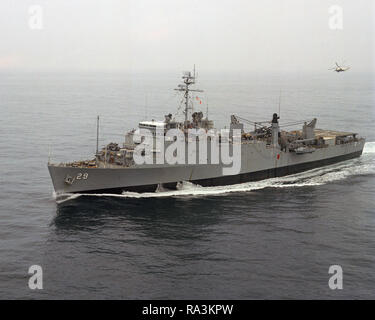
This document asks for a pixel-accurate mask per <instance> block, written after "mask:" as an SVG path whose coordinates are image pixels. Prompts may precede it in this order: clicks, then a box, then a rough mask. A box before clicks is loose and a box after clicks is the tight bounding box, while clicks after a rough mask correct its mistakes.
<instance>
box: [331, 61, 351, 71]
mask: <svg viewBox="0 0 375 320" xmlns="http://www.w3.org/2000/svg"><path fill="white" fill-rule="evenodd" d="M349 69H350V67H341V66H339V64H338V63H337V62H336V67H334V68H332V69H328V70H333V71H336V72H344V71H347V70H349Z"/></svg>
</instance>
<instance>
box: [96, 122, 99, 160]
mask: <svg viewBox="0 0 375 320" xmlns="http://www.w3.org/2000/svg"><path fill="white" fill-rule="evenodd" d="M98 154H99V116H97V118H96V156H98Z"/></svg>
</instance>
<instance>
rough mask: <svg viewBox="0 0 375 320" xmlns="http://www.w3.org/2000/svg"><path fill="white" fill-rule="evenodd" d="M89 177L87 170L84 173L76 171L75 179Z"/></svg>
mask: <svg viewBox="0 0 375 320" xmlns="http://www.w3.org/2000/svg"><path fill="white" fill-rule="evenodd" d="M88 177H89V174H88V173H87V172H85V173H82V172H80V173H78V174H77V177H76V179H77V180H86V179H87V178H88Z"/></svg>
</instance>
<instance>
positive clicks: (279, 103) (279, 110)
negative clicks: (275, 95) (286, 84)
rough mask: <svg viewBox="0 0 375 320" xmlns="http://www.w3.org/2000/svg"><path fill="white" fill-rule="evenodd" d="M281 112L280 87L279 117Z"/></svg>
mask: <svg viewBox="0 0 375 320" xmlns="http://www.w3.org/2000/svg"><path fill="white" fill-rule="evenodd" d="M280 114H281V89H280V94H279V118H280Z"/></svg>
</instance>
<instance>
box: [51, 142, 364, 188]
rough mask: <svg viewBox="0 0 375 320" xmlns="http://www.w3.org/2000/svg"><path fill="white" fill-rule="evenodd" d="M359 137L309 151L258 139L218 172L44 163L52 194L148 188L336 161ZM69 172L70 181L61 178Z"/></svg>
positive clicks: (248, 177)
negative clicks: (236, 166)
mask: <svg viewBox="0 0 375 320" xmlns="http://www.w3.org/2000/svg"><path fill="white" fill-rule="evenodd" d="M363 147H364V140H363V139H361V140H359V141H356V142H352V143H348V144H343V145H334V146H329V147H328V148H322V149H317V150H316V151H315V152H314V153H312V154H303V155H297V154H295V153H293V152H283V151H281V150H280V149H279V148H272V147H269V146H266V145H263V144H248V145H246V144H245V145H243V146H242V148H241V170H240V172H239V173H238V174H234V175H223V173H222V172H223V167H222V166H221V165H175V166H170V165H159V166H156V165H155V166H143V167H142V166H139V167H132V168H73V167H64V166H55V165H49V166H48V169H49V172H50V175H51V178H52V182H53V185H54V189H55V191H56V193H57V194H61V193H122V192H124V191H134V192H153V191H155V190H156V189H157V187H158V185H160V184H162V185H163V186H164V187H166V188H171V189H172V188H175V187H176V184H177V183H178V182H180V181H190V182H192V183H194V184H198V185H201V186H222V185H232V184H239V183H244V182H249V181H259V180H264V179H269V178H275V177H282V176H286V175H290V174H295V173H299V172H303V171H307V170H311V169H314V168H318V167H323V166H326V165H331V164H334V163H337V162H341V161H345V160H349V159H353V158H357V157H360V156H361V154H362V151H363ZM67 176H70V177H72V178H73V180H74V181H73V183H72V184H67V183H66V182H65V180H66V177H67Z"/></svg>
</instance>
